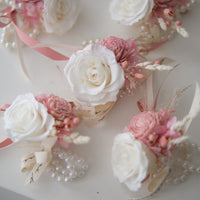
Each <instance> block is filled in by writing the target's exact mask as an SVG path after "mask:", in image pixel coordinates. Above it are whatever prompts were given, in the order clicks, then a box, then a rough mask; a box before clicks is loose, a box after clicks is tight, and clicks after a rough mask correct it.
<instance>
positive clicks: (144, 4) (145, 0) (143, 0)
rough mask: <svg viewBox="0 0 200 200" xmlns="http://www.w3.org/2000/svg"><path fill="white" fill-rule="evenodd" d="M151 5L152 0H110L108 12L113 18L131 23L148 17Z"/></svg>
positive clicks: (152, 3)
mask: <svg viewBox="0 0 200 200" xmlns="http://www.w3.org/2000/svg"><path fill="white" fill-rule="evenodd" d="M153 6H154V1H153V0H112V2H111V4H110V14H111V17H112V19H113V20H116V21H119V22H121V23H122V24H124V25H133V24H135V23H137V22H139V21H140V20H143V19H146V18H148V17H149V15H150V14H151V12H152V9H153Z"/></svg>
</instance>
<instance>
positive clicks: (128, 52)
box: [99, 36, 137, 65]
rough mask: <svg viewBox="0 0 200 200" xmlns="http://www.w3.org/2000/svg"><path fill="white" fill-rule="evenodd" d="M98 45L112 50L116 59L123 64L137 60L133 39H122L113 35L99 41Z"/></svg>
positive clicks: (129, 63) (130, 63)
mask: <svg viewBox="0 0 200 200" xmlns="http://www.w3.org/2000/svg"><path fill="white" fill-rule="evenodd" d="M99 44H100V45H102V46H105V47H107V48H108V49H110V50H111V51H113V52H114V54H115V57H116V61H117V62H118V63H120V64H121V65H123V63H126V65H132V64H133V63H134V62H135V60H137V46H136V44H135V42H134V41H132V40H130V39H128V40H124V39H121V38H117V37H115V36H110V37H108V38H106V39H104V40H101V41H100V42H99Z"/></svg>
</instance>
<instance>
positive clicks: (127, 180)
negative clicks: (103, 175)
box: [112, 84, 200, 199]
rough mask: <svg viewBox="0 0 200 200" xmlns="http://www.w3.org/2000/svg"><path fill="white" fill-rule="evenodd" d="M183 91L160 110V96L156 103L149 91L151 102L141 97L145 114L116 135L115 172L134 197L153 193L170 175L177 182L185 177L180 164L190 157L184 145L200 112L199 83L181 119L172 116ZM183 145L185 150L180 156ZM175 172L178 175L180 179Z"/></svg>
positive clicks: (114, 149)
mask: <svg viewBox="0 0 200 200" xmlns="http://www.w3.org/2000/svg"><path fill="white" fill-rule="evenodd" d="M149 88H150V87H149ZM182 92H183V91H178V92H177V93H176V95H175V96H174V97H173V98H172V101H171V102H170V103H169V104H168V105H167V106H166V107H165V108H161V109H156V104H157V98H158V96H157V97H156V99H155V101H154V103H153V101H152V94H150V93H151V91H148V92H147V94H148V95H147V96H146V97H147V102H148V103H147V102H144V101H141V100H140V101H139V102H138V106H139V109H140V111H141V113H139V114H138V115H136V116H134V117H133V118H132V120H131V122H130V124H129V126H128V127H126V128H125V131H124V133H121V134H118V135H117V136H116V137H115V138H114V143H113V147H112V168H113V173H114V176H115V177H117V179H118V180H119V182H120V183H124V184H125V185H126V186H127V187H128V189H129V190H131V191H133V192H134V195H133V196H134V198H133V199H141V198H144V197H147V196H150V195H152V194H153V193H154V192H156V191H157V189H158V188H159V187H160V186H161V184H163V183H164V182H165V180H167V177H170V174H173V176H171V177H170V178H169V179H172V178H174V179H173V180H174V182H177V180H178V181H179V179H180V180H182V181H183V180H184V179H185V178H184V177H185V175H184V174H185V169H184V168H183V166H180V165H179V167H180V169H178V168H177V166H178V165H177V163H178V162H179V164H180V163H183V162H185V159H186V158H184V157H187V153H186V149H184V151H183V146H184V145H183V144H185V141H186V140H187V139H188V135H187V134H186V133H187V130H188V128H189V126H190V124H191V121H192V120H193V119H194V118H195V117H196V115H197V114H198V113H199V111H200V89H199V85H198V84H196V92H195V95H194V100H193V103H192V106H191V109H190V111H189V113H188V114H187V115H186V116H185V117H184V118H183V119H182V120H180V121H178V120H177V117H176V116H172V115H173V113H174V110H173V106H174V105H173V104H174V103H175V102H176V100H177V97H179V96H180V94H181V93H182ZM181 145H182V146H181ZM180 146H181V147H180ZM179 148H180V149H181V150H180V152H179V155H178V154H177V149H179ZM191 150H192V148H191V149H190V151H191ZM181 153H182V156H180V154H181ZM190 153H191V152H190ZM183 154H184V155H183ZM181 158H182V159H183V162H182V161H181V160H180V159H181ZM177 159H178V160H179V161H177ZM182 168H183V169H182ZM177 170H178V171H179V172H177ZM173 171H175V172H176V173H177V174H178V176H179V177H178V178H177V177H176V176H175V175H174V174H175V173H174V172H173ZM183 176H184V177H183Z"/></svg>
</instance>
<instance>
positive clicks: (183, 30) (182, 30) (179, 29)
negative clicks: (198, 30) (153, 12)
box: [176, 25, 189, 38]
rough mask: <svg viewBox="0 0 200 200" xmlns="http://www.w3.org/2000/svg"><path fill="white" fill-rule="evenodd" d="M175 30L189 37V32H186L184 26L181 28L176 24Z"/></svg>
mask: <svg viewBox="0 0 200 200" xmlns="http://www.w3.org/2000/svg"><path fill="white" fill-rule="evenodd" d="M176 31H177V32H178V33H179V34H180V35H181V36H183V37H184V38H188V37H189V34H188V32H187V31H186V30H185V28H183V27H182V26H177V25H176Z"/></svg>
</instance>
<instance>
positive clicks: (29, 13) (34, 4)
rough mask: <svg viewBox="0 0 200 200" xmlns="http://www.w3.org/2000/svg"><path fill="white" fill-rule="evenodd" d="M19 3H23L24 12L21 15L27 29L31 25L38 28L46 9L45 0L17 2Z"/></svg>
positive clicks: (18, 0)
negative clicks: (41, 15)
mask: <svg viewBox="0 0 200 200" xmlns="http://www.w3.org/2000/svg"><path fill="white" fill-rule="evenodd" d="M17 3H22V8H23V10H22V11H21V13H20V15H21V16H22V17H23V18H24V23H23V26H24V27H27V26H29V25H31V26H34V27H37V23H38V22H39V21H40V14H41V13H42V11H43V9H44V2H43V0H33V1H26V0H17V1H16V4H17Z"/></svg>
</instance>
